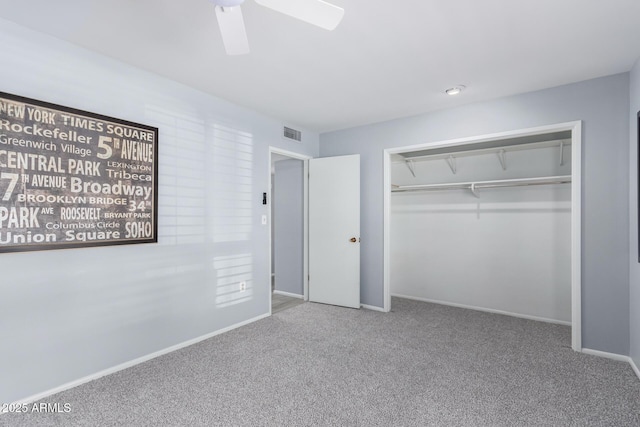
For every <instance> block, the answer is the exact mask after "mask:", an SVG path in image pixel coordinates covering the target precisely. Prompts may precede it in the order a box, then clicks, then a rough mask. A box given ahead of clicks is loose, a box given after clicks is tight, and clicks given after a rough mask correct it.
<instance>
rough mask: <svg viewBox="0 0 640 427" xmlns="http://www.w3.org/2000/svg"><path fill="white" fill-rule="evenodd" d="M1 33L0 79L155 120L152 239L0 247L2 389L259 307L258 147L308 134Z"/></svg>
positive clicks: (3, 393) (77, 103)
mask: <svg viewBox="0 0 640 427" xmlns="http://www.w3.org/2000/svg"><path fill="white" fill-rule="evenodd" d="M0 40H2V43H0V57H1V58H2V66H1V67H0V82H1V84H0V90H2V91H5V92H11V93H15V94H18V95H22V96H26V97H31V98H36V99H40V100H44V101H49V102H53V103H57V104H61V105H65V106H69V107H74V108H80V109H83V110H88V111H92V112H96V113H100V114H105V115H108V116H113V117H117V118H121V119H126V120H130V121H134V122H139V123H144V124H148V125H152V126H157V127H158V128H159V130H160V133H159V218H158V223H159V241H158V243H157V244H145V245H139V244H138V245H126V246H110V247H101V248H88V249H73V250H57V251H44V252H24V253H5V254H0V271H1V272H2V273H1V276H0V360H1V363H0V378H1V380H0V402H12V401H14V400H17V399H23V398H26V397H29V396H32V395H34V394H36V393H40V392H44V391H47V390H49V389H52V388H54V387H58V386H60V385H62V384H64V383H67V382H71V381H74V380H77V379H79V378H82V377H84V376H88V375H91V374H94V373H97V372H99V371H102V370H105V369H108V368H111V367H114V366H116V365H118V364H122V363H125V362H128V361H131V360H133V359H136V358H139V357H142V356H145V355H148V354H151V353H153V352H156V351H160V350H162V349H165V348H168V347H170V346H174V345H177V344H180V343H182V342H185V341H187V340H190V339H194V338H197V337H200V336H203V335H206V334H210V333H213V332H215V331H218V330H220V329H223V328H226V327H229V326H231V325H235V324H237V323H239V322H243V321H247V320H249V319H253V318H256V317H258V316H261V315H264V314H266V313H267V312H268V307H269V302H268V301H269V296H270V292H269V288H270V286H269V283H270V281H269V275H270V266H269V265H268V264H269V262H268V253H269V250H268V245H269V241H268V235H269V233H268V228H267V226H264V225H261V221H260V218H261V216H262V215H264V214H267V209H268V207H267V206H263V205H262V193H263V192H267V191H268V188H269V175H270V170H269V164H268V163H269V154H268V146H269V145H273V146H278V147H280V148H282V149H285V150H289V151H295V152H299V153H302V154H306V155H311V156H313V155H317V152H318V136H317V135H314V134H313V133H311V132H308V131H305V135H306V137H307V138H306V139H305V141H306V142H305V143H304V144H299V143H293V142H291V143H290V142H288V141H284V140H283V139H282V138H281V136H280V134H281V129H282V127H281V126H282V124H281V123H280V122H279V121H277V120H274V119H271V118H267V117H265V116H262V115H260V114H257V113H255V112H252V111H249V110H247V109H244V108H241V107H238V106H236V105H233V104H230V103H228V102H225V101H222V100H220V99H217V98H214V97H211V96H208V95H206V94H203V93H201V92H198V91H196V90H193V89H190V88H188V87H186V86H183V85H180V84H177V83H174V82H171V81H168V80H166V79H164V78H161V77H159V76H156V75H153V74H149V73H147V72H144V71H142V70H139V69H135V68H132V67H129V66H127V65H124V64H122V63H119V62H116V61H114V60H112V59H109V58H106V57H103V56H100V55H98V54H95V53H91V52H89V51H86V50H84V49H81V48H78V47H75V46H72V45H70V44H67V43H64V42H61V41H60V40H57V39H54V38H50V37H46V36H43V35H41V34H38V33H36V32H33V31H31V30H27V29H24V28H21V27H19V26H17V25H15V24H13V23H11V22H9V21H4V20H0ZM240 281H246V282H247V290H246V291H245V292H240V291H239V286H238V284H239V282H240Z"/></svg>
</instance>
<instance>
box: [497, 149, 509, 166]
mask: <svg viewBox="0 0 640 427" xmlns="http://www.w3.org/2000/svg"><path fill="white" fill-rule="evenodd" d="M496 154H497V155H498V160H500V166H502V170H503V171H506V170H507V152H506V151H505V150H500V151H498V152H497V153H496Z"/></svg>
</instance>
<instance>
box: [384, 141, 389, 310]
mask: <svg viewBox="0 0 640 427" xmlns="http://www.w3.org/2000/svg"><path fill="white" fill-rule="evenodd" d="M383 163H384V165H383V171H384V172H383V173H384V183H383V191H384V194H383V204H384V206H383V218H384V219H383V221H384V225H383V230H382V246H383V248H382V253H383V255H382V256H383V261H382V264H383V265H382V274H383V279H382V280H383V282H382V283H383V285H382V288H383V292H382V293H383V298H384V300H383V302H382V304H383V307H384V311H385V312H389V311H391V252H390V251H391V227H390V226H389V222H390V221H391V155H390V154H389V153H388V152H387V150H385V153H384V156H383Z"/></svg>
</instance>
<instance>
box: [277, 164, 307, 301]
mask: <svg viewBox="0 0 640 427" xmlns="http://www.w3.org/2000/svg"><path fill="white" fill-rule="evenodd" d="M303 172H304V162H303V161H302V160H296V159H291V160H280V161H277V162H276V163H275V174H274V189H275V193H274V195H273V213H274V216H273V227H274V235H273V236H274V241H273V243H274V252H273V258H274V263H275V267H274V272H275V275H276V276H275V283H276V286H275V289H276V290H277V291H283V292H288V293H291V294H296V295H303V294H304V287H303V277H302V275H303V260H304V247H303V245H304V236H303V233H304V221H303V214H304V197H303V195H304V193H303V185H304V180H303Z"/></svg>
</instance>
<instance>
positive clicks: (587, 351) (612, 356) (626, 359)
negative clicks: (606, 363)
mask: <svg viewBox="0 0 640 427" xmlns="http://www.w3.org/2000/svg"><path fill="white" fill-rule="evenodd" d="M581 351H582V353H584V354H589V355H591V356H598V357H604V358H606V359H612V360H617V361H619V362H627V363H629V365H631V369H633V372H634V373H635V374H636V376H637V377H638V379H639V380H640V369H638V366H636V363H635V362H634V361H633V359H632V358H631V357H629V356H625V355H623V354H617V353H608V352H606V351H600V350H591V349H590V348H583V349H582V350H581Z"/></svg>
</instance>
